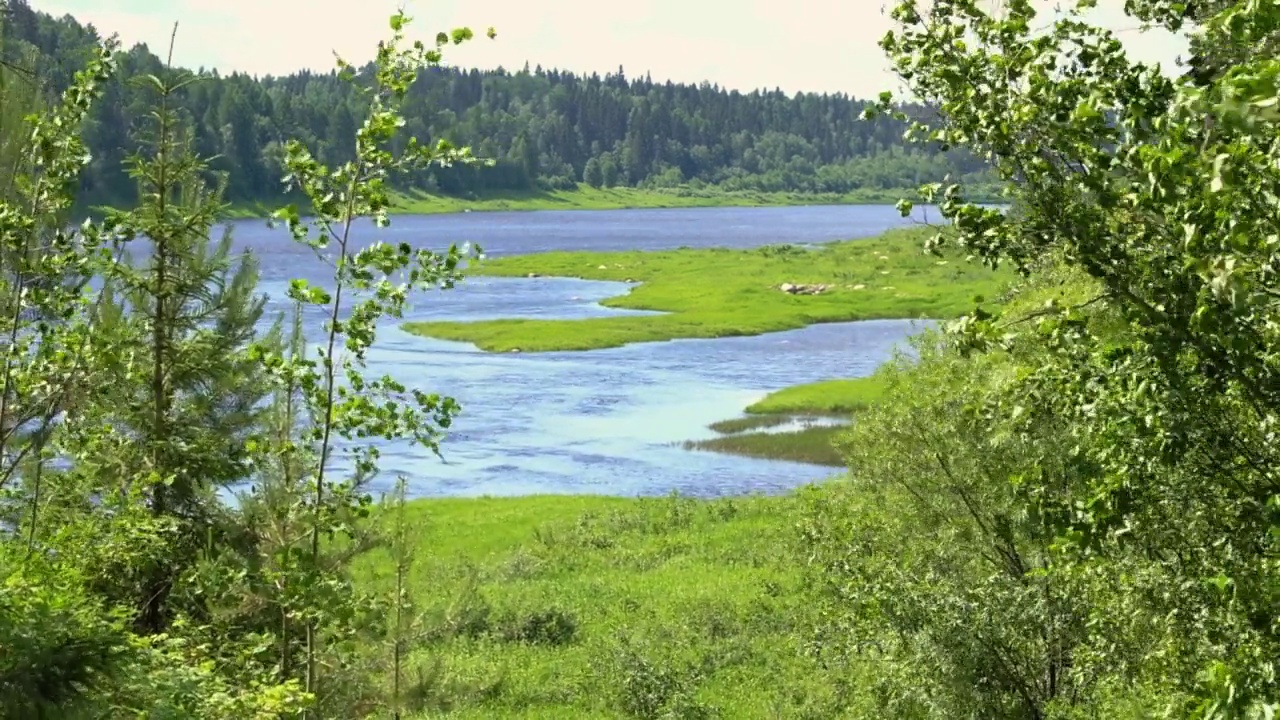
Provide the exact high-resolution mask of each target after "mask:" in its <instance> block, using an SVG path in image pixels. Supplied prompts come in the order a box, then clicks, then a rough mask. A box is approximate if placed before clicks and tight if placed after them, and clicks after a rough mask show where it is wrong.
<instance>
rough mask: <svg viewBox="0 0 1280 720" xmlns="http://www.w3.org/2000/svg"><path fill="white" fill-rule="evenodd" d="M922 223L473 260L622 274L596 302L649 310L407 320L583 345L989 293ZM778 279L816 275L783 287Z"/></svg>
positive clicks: (862, 313)
mask: <svg viewBox="0 0 1280 720" xmlns="http://www.w3.org/2000/svg"><path fill="white" fill-rule="evenodd" d="M933 232H935V230H933V229H920V228H912V229H905V230H895V231H890V232H888V233H886V234H885V235H883V236H881V237H878V238H871V239H864V240H848V241H843V242H836V243H830V244H825V245H819V246H813V247H800V246H795V245H772V246H766V247H762V248H757V249H751V250H730V249H725V248H708V249H690V248H681V249H675V250H664V251H652V252H643V251H631V252H552V253H540V254H534V255H517V256H509V257H503V258H496V259H483V260H480V261H478V262H477V263H476V264H475V265H474V266H473V267H472V268H470V270H469V271H470V272H471V273H472V274H477V275H491V276H506V277H528V276H559V277H576V278H584V279H588V280H612V281H617V282H627V283H632V284H633V286H632V287H631V288H630V290H629V291H628V292H627V293H625V294H622V295H618V296H615V297H611V298H608V299H606V300H604V302H603V303H602V304H603V305H605V306H606V307H613V308H622V309H630V310H648V311H656V312H658V313H662V314H655V315H639V316H637V315H623V316H612V317H599V318H590V319H585V320H538V319H501V320H491V321H483V322H419V323H407V324H406V325H405V329H406V330H408V331H409V332H413V333H416V334H419V335H424V336H428V337H434V338H439V339H443V340H455V341H463V342H470V343H474V344H475V345H476V346H477V347H478V348H480V349H481V350H486V351H491V352H511V351H520V352H546V351H557V350H594V349H598V348H608V347H618V346H622V345H627V344H630V343H639V342H654V341H662V340H673V339H678V338H715V337H729V336H741V335H759V334H763V333H767V332H777V331H782V330H792V329H796V328H801V327H805V326H807V325H812V324H816V323H828V322H847V321H853V320H871V319H884V318H934V319H938V318H949V317H954V316H957V315H959V314H961V313H963V312H965V311H968V310H970V309H972V307H973V305H974V304H975V303H980V302H983V301H985V300H987V299H989V298H991V297H992V296H994V295H996V294H998V293H999V292H1000V291H1001V289H1002V288H1003V287H1004V286H1005V285H1006V284H1007V283H1008V281H1009V280H1010V279H1011V278H1012V275H1011V274H1009V273H1007V272H1006V271H992V270H989V269H987V268H985V267H981V266H979V265H975V264H971V263H968V262H966V261H965V258H964V257H963V256H961V255H959V254H955V253H950V254H946V255H944V256H942V257H936V256H933V255H927V254H925V253H923V252H922V251H921V244H922V243H923V241H924V239H925V237H926V236H927V235H928V234H930V233H933ZM785 284H792V285H821V286H824V287H823V291H822V292H820V293H819V294H811V295H810V294H791V293H787V292H783V291H782V290H781V289H780V288H781V287H782V286H783V285H785Z"/></svg>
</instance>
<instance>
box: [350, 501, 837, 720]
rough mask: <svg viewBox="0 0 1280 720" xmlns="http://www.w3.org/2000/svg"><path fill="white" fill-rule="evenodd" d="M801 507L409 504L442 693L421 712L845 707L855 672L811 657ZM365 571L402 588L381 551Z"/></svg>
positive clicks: (791, 713)
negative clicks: (799, 537)
mask: <svg viewBox="0 0 1280 720" xmlns="http://www.w3.org/2000/svg"><path fill="white" fill-rule="evenodd" d="M820 490H821V488H816V489H814V490H810V491H808V492H814V491H820ZM802 502H803V496H802V495H800V494H795V495H788V496H780V497H769V498H763V497H757V498H735V499H724V500H716V501H696V500H691V499H686V498H674V497H669V498H654V499H622V498H607V497H583V496H565V497H536V496H535V497H523V498H510V499H492V498H478V499H447V500H427V501H418V502H414V503H410V504H409V505H408V506H407V509H406V512H407V514H408V517H407V518H406V519H407V521H408V523H409V524H410V526H411V527H414V528H421V531H420V532H417V533H416V534H415V535H414V543H415V548H416V551H417V555H418V559H417V561H416V563H415V565H414V566H413V568H412V571H411V576H410V578H409V586H410V588H411V590H412V591H413V594H414V596H415V599H416V602H417V603H418V604H419V608H420V609H421V611H422V619H421V623H420V627H419V630H420V636H421V639H420V640H419V641H418V642H416V643H415V644H414V645H413V647H414V648H415V650H414V652H413V656H412V658H411V662H410V672H409V674H410V676H411V677H414V678H418V677H419V674H418V672H417V670H418V669H420V670H421V671H422V672H421V675H420V677H421V679H422V683H423V685H424V690H425V692H424V693H423V696H424V703H423V707H421V708H420V709H419V713H420V714H418V715H415V716H413V717H420V718H426V717H440V716H441V715H442V714H443V715H446V716H447V717H451V718H477V719H478V718H547V719H550V718H556V719H558V718H658V717H681V718H699V717H712V716H715V717H725V718H772V717H797V718H799V717H811V718H820V717H835V716H837V715H838V714H839V711H840V707H839V704H840V698H841V697H842V695H843V692H842V690H841V688H842V683H844V682H847V681H854V680H856V678H851V677H849V676H848V674H847V672H843V673H841V672H835V671H832V672H828V671H825V670H824V669H823V668H822V667H821V666H820V665H819V664H818V663H817V662H816V661H814V660H813V659H811V658H809V657H807V656H806V655H805V654H804V653H803V645H804V643H805V642H806V640H807V639H808V638H809V633H808V629H807V628H808V623H809V622H810V620H811V619H812V618H813V616H814V611H813V610H812V607H813V603H812V602H810V601H808V600H807V599H806V595H805V594H804V590H803V577H802V574H801V573H802V570H801V568H802V567H803V561H802V560H800V559H799V556H798V554H797V552H796V549H795V545H794V542H795V539H796V535H795V530H794V528H795V527H796V524H797V523H796V520H797V517H798V512H799V509H800V507H801V503H802ZM359 570H360V572H359V575H358V581H359V582H360V583H361V584H362V585H363V586H364V587H365V588H367V589H373V590H379V591H386V590H389V589H390V588H392V587H393V584H392V583H393V578H392V574H391V573H392V571H391V565H390V561H389V559H388V557H387V555H385V554H384V553H383V552H382V551H378V553H377V554H374V555H371V556H368V557H367V558H366V560H365V561H364V562H363V565H362V566H361V567H360V569H359ZM709 713H715V714H714V715H711V714H709Z"/></svg>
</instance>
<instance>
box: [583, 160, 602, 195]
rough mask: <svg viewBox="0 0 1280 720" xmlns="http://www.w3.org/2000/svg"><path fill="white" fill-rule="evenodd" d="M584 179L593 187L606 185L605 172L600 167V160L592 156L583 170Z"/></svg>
mask: <svg viewBox="0 0 1280 720" xmlns="http://www.w3.org/2000/svg"><path fill="white" fill-rule="evenodd" d="M582 181H583V182H585V183H586V184H588V185H590V186H591V187H593V188H598V187H600V186H602V185H604V173H603V172H602V171H601V169H600V161H599V160H597V159H596V158H591V159H590V160H588V161H587V166H586V167H585V168H583V170H582Z"/></svg>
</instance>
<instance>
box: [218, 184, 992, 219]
mask: <svg viewBox="0 0 1280 720" xmlns="http://www.w3.org/2000/svg"><path fill="white" fill-rule="evenodd" d="M914 195H916V192H915V191H914V190H910V189H902V190H880V189H867V190H859V191H857V192H852V193H808V192H758V191H746V190H737V191H734V190H723V189H720V188H716V187H702V188H692V187H677V188H634V187H612V188H594V187H591V186H590V185H586V184H579V185H578V187H577V188H576V189H570V190H516V191H487V192H484V193H481V194H477V195H475V196H473V197H459V196H456V195H440V194H432V193H427V192H423V191H421V190H414V191H409V192H404V193H394V194H393V198H392V200H393V207H392V209H391V212H392V213H394V214H402V215H435V214H440V213H458V212H472V211H474V212H486V211H526V210H629V209H655V208H688V207H761V206H767V207H787V206H798V205H892V204H893V203H895V202H897V201H898V200H899V199H900V198H903V197H912V196H914ZM989 195H990V198H991V200H992V202H1000V200H999V198H998V194H997V193H996V192H994V191H993V192H991V193H989ZM283 203H284V200H283V199H281V200H279V201H276V202H275V203H237V204H235V205H234V206H233V207H232V208H231V210H230V212H229V216H230V217H232V218H242V219H250V218H262V217H268V216H269V215H270V214H271V213H272V212H273V211H274V210H275V209H276V207H277V206H278V205H281V204H283Z"/></svg>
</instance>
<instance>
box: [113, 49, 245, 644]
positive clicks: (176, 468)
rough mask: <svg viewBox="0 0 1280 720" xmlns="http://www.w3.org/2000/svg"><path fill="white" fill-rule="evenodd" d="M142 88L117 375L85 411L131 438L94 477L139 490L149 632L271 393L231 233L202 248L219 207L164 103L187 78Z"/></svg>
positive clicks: (223, 516) (210, 534)
mask: <svg viewBox="0 0 1280 720" xmlns="http://www.w3.org/2000/svg"><path fill="white" fill-rule="evenodd" d="M143 81H144V82H145V83H146V84H148V85H149V86H150V87H151V89H152V90H153V91H154V92H155V94H156V96H157V101H156V106H155V110H154V111H153V112H152V113H151V115H150V117H149V118H148V121H149V128H148V129H147V131H146V133H145V134H144V135H143V136H142V137H140V138H139V139H140V141H141V146H142V147H143V148H144V151H145V154H143V153H139V154H136V155H134V156H133V157H132V158H130V160H129V173H130V175H131V176H132V177H133V178H135V180H136V181H137V183H138V188H139V198H140V203H139V205H138V207H136V208H135V209H133V210H132V211H129V212H127V213H120V214H117V215H116V217H115V220H116V221H117V222H118V223H119V224H120V225H121V226H124V227H128V228H130V230H131V231H132V232H133V233H135V234H136V235H137V236H138V237H139V238H145V239H140V240H138V243H139V244H142V245H145V246H146V247H145V250H146V252H144V253H136V254H138V255H140V257H139V258H138V259H136V260H135V259H133V258H127V259H126V260H125V261H124V262H121V263H118V264H114V265H113V266H112V267H111V269H110V270H109V272H108V273H107V279H106V282H107V287H108V290H109V295H108V297H107V300H106V303H105V304H106V305H107V306H108V308H107V311H106V312H104V314H108V315H112V316H114V317H116V318H117V326H116V327H115V328H114V332H113V336H114V337H116V338H117V339H118V345H117V347H116V348H115V349H114V356H115V357H116V358H118V359H119V368H120V372H119V382H117V383H115V385H114V387H112V388H111V389H110V391H109V392H104V393H102V394H101V396H100V398H99V400H100V402H99V403H98V405H97V407H96V410H97V412H98V414H99V419H100V420H101V421H102V422H103V423H105V424H109V425H110V426H111V427H112V428H114V429H115V432H116V433H118V434H119V435H122V436H125V437H128V438H129V442H127V443H121V445H120V447H119V448H118V450H119V453H120V455H119V456H118V457H117V458H115V461H116V462H115V464H114V469H116V470H118V471H120V472H121V473H122V475H121V476H120V477H100V478H98V479H99V481H101V482H103V483H105V484H106V485H107V486H112V485H115V484H118V483H125V484H128V485H132V486H135V487H142V488H144V489H143V491H142V497H143V502H144V504H145V506H146V508H147V510H148V512H149V513H150V515H151V517H152V518H153V519H154V520H155V521H156V522H159V523H162V524H163V525H164V528H163V530H164V532H165V533H166V537H167V538H168V539H169V547H168V548H167V552H166V553H165V554H164V556H163V557H158V558H155V559H154V562H153V563H152V566H151V567H149V568H146V570H145V572H143V573H141V574H140V577H139V584H138V586H137V588H136V590H137V593H138V597H137V598H136V601H137V610H138V618H137V625H138V627H139V629H140V630H141V631H143V632H148V633H157V632H162V631H164V630H165V629H166V627H167V626H168V623H169V621H170V619H171V618H172V617H173V616H174V613H173V609H172V608H171V607H170V597H171V593H172V592H173V589H174V585H175V583H176V582H177V581H179V579H181V578H182V576H183V575H184V573H186V572H187V571H188V570H189V569H190V568H191V567H192V565H193V564H194V563H195V562H196V560H197V558H198V557H199V555H200V554H201V552H202V551H203V550H206V549H207V547H206V546H207V545H209V544H210V538H214V537H221V536H222V535H223V534H225V533H226V532H227V531H228V528H227V518H228V513H227V510H226V508H225V506H224V505H223V504H222V503H221V502H220V501H219V499H218V497H217V491H218V490H219V489H221V488H223V487H225V486H227V485H230V484H233V483H236V482H238V481H241V480H244V479H246V477H247V475H248V458H247V451H246V447H245V440H246V439H247V438H248V437H249V436H250V435H251V434H252V433H253V432H254V431H255V430H256V424H257V423H258V422H259V416H260V414H261V412H262V411H261V410H260V409H259V408H258V406H259V404H260V403H261V401H262V400H263V399H264V398H265V397H266V396H267V394H268V393H269V391H270V385H269V382H268V380H267V379H266V378H265V376H264V375H263V374H262V373H261V368H260V366H259V365H258V364H257V363H255V362H253V361H251V360H250V359H249V356H248V352H247V351H248V348H249V347H251V346H253V345H255V344H256V343H258V342H260V341H270V337H268V338H259V337H258V331H257V326H258V323H259V321H260V320H261V319H262V316H263V310H264V306H265V302H266V298H265V297H264V296H261V295H258V294H256V286H257V278H258V266H257V263H256V261H255V260H254V258H253V257H252V256H251V255H249V254H248V253H245V254H243V255H241V256H240V257H235V256H234V255H233V253H232V251H231V235H230V231H229V230H227V231H226V232H224V233H223V235H222V238H221V240H220V241H219V242H217V243H216V244H215V243H211V242H210V234H211V232H212V231H213V228H214V225H215V223H216V222H217V220H218V218H219V216H220V215H221V213H222V212H223V211H224V210H225V207H226V206H225V205H224V203H223V202H222V199H221V194H222V189H223V188H222V186H221V185H218V186H211V185H209V184H207V183H206V181H205V180H204V176H205V174H206V171H207V167H208V166H207V163H206V162H205V161H204V160H203V159H201V158H200V157H198V156H196V155H195V154H194V152H193V150H192V142H191V137H190V134H189V133H188V132H187V131H186V130H185V129H184V128H183V127H182V124H181V122H180V118H179V115H178V113H177V112H176V110H175V109H174V106H175V102H174V95H175V93H177V92H178V91H179V90H181V89H182V88H184V87H186V86H187V85H189V84H191V83H193V82H198V78H195V77H192V76H190V75H186V74H182V73H175V72H172V71H170V72H169V73H168V77H166V78H160V77H156V76H147V77H145V78H143ZM214 546H215V547H216V544H215V545H214ZM191 609H192V610H196V611H198V608H191Z"/></svg>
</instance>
